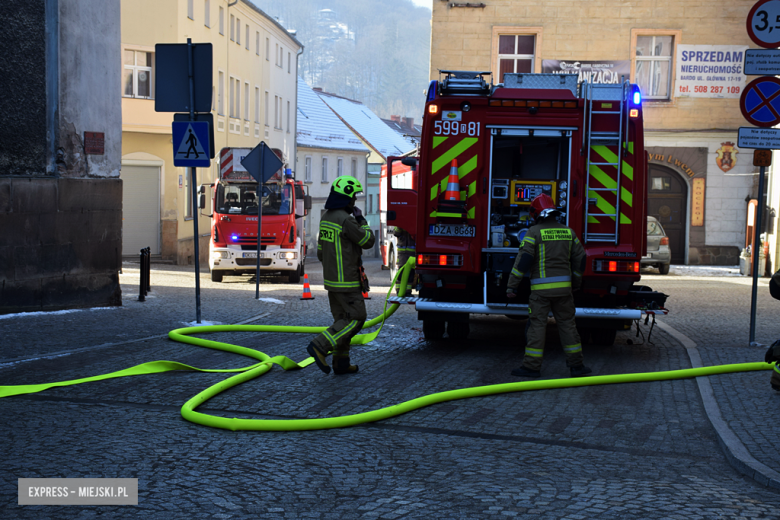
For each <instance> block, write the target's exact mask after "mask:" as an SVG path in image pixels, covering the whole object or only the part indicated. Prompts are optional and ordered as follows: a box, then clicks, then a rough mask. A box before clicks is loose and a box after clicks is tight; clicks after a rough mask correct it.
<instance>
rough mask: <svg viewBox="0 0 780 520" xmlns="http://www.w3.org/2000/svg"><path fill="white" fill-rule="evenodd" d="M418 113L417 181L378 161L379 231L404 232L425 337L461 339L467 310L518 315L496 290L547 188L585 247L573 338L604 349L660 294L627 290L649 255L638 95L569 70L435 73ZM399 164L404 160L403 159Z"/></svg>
mask: <svg viewBox="0 0 780 520" xmlns="http://www.w3.org/2000/svg"><path fill="white" fill-rule="evenodd" d="M442 74H443V75H444V76H445V77H444V78H443V79H441V78H440V80H439V81H432V82H431V85H430V87H429V90H428V98H427V102H426V105H425V114H424V119H423V132H422V141H421V145H420V154H419V157H418V158H417V162H416V165H414V169H415V173H416V175H415V177H416V184H415V185H414V186H412V187H410V188H407V187H405V186H404V183H401V182H396V181H395V177H396V176H395V174H394V172H393V169H394V168H396V167H397V166H396V165H397V164H398V160H397V158H388V162H387V164H388V170H389V171H388V173H387V178H388V179H389V182H388V190H387V217H386V220H387V225H388V226H398V227H401V228H403V229H406V230H407V231H409V232H410V233H412V234H413V235H414V236H415V240H416V254H417V273H418V274H419V275H420V276H421V281H422V290H421V293H420V298H418V299H416V300H415V302H414V303H415V305H416V308H417V311H418V317H419V319H420V320H422V321H423V332H424V334H425V337H426V338H427V339H439V338H441V337H442V335H443V334H444V332H445V327H446V330H447V333H448V334H449V336H451V337H453V336H457V337H465V336H466V335H467V334H468V332H469V325H468V315H470V314H504V315H507V316H527V314H528V305H527V302H528V296H529V294H530V282H529V279H528V278H527V276H528V275H526V279H525V280H524V281H523V282H522V284H521V286H520V292H519V294H518V298H517V299H515V300H513V301H512V302H510V301H509V300H508V299H507V298H506V284H507V281H508V278H509V273H510V271H511V269H512V266H513V263H514V260H515V258H516V256H517V254H518V248H519V245H520V243H521V242H522V240H523V238H524V236H525V234H526V232H527V230H528V228H529V227H530V226H531V225H533V222H532V221H531V219H530V218H529V214H528V210H529V207H530V203H531V201H532V200H533V199H534V198H535V197H536V196H537V195H539V194H541V193H547V194H548V195H550V196H551V197H552V198H553V200H554V201H555V203H556V205H557V207H558V208H559V209H560V211H561V213H562V216H561V220H562V222H563V223H565V224H566V225H568V226H569V227H571V228H572V229H573V230H574V232H575V233H576V234H577V236H578V237H579V238H580V240H581V242H582V243H583V245H584V247H585V250H586V253H587V265H586V270H585V273H584V275H583V284H582V290H580V291H577V292H576V293H575V301H576V303H577V307H578V308H577V322H578V327H579V328H580V330H581V332H582V335H583V336H586V337H584V338H583V341H588V339H591V340H592V341H593V342H598V343H603V344H611V343H612V342H613V341H614V339H615V333H616V331H617V330H621V329H624V328H629V327H630V326H631V323H632V320H636V319H639V318H640V317H641V314H642V312H643V311H646V310H647V309H660V308H662V307H663V303H664V301H665V298H666V296H665V295H663V294H660V293H656V292H653V291H651V290H650V289H649V288H647V287H642V286H640V285H638V282H639V280H640V274H639V269H640V260H641V258H642V255H643V254H644V252H645V249H646V227H647V223H646V221H647V217H646V213H647V201H646V199H647V193H646V191H647V159H646V155H645V151H644V135H643V127H642V104H641V94H640V92H639V89H638V87H637V86H636V85H632V84H630V83H628V82H624V83H622V84H617V85H595V84H587V83H585V84H582V85H578V84H577V76H576V75H565V74H561V75H558V74H505V76H504V78H505V79H504V83H503V84H498V85H493V84H492V81H491V82H488V81H486V77H487V76H489V75H490V73H489V72H463V71H442ZM404 163H407V164H408V163H409V160H408V159H407V160H404Z"/></svg>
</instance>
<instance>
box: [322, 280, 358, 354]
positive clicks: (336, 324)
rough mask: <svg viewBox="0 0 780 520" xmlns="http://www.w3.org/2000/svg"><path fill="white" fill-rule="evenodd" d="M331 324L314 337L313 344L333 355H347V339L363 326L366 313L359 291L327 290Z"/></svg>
mask: <svg viewBox="0 0 780 520" xmlns="http://www.w3.org/2000/svg"><path fill="white" fill-rule="evenodd" d="M328 301H329V302H330V312H331V314H332V315H333V325H331V326H330V327H328V329H327V330H326V331H325V332H323V333H322V334H320V335H319V336H317V337H316V338H314V344H315V345H317V347H318V348H319V349H320V350H321V351H323V352H332V353H333V357H334V358H336V357H349V341H350V340H351V339H352V338H353V337H354V336H355V335H356V334H357V333H358V332H360V329H362V328H363V324H364V323H365V322H366V318H367V317H368V315H367V314H366V302H365V301H364V300H363V295H362V294H361V293H360V292H333V291H328Z"/></svg>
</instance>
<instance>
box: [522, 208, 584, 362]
mask: <svg viewBox="0 0 780 520" xmlns="http://www.w3.org/2000/svg"><path fill="white" fill-rule="evenodd" d="M558 214H559V211H558V210H557V209H556V208H555V203H554V202H553V200H552V198H551V197H550V196H549V195H547V194H545V193H543V194H541V195H539V196H538V197H536V198H535V199H534V200H533V202H531V208H530V211H529V216H530V217H531V218H532V219H533V220H534V221H535V222H536V223H535V225H533V226H531V228H530V229H529V230H528V233H527V234H526V235H525V238H524V239H523V242H522V243H521V244H520V250H519V252H518V254H517V258H516V259H515V264H514V266H513V268H512V272H511V274H510V276H509V282H508V283H507V298H515V297H516V296H517V292H516V291H517V287H518V286H519V285H520V282H521V281H522V279H523V276H524V275H525V273H527V272H530V273H531V295H530V296H529V297H528V326H527V328H526V338H527V343H526V347H525V358H524V359H523V365H522V366H521V367H520V368H516V369H514V370H512V375H514V376H520V377H539V376H540V375H541V369H542V355H543V353H544V340H545V333H546V331H547V316H548V315H549V313H550V311H552V313H553V316H554V317H555V321H556V323H557V324H558V334H559V335H560V337H561V342H562V343H563V351H564V352H565V353H566V365H567V366H568V367H569V370H570V372H571V375H572V377H578V376H584V375H588V374H590V373H591V372H592V371H591V369H590V368H588V367H586V366H585V365H584V364H583V357H582V344H581V342H580V336H579V334H578V333H577V327H576V325H575V323H574V313H575V311H576V309H575V306H574V296H573V295H572V290H573V289H574V290H576V289H578V288H579V286H580V284H581V282H582V271H583V270H584V268H585V249H584V248H583V247H582V244H580V241H579V240H578V239H577V236H576V235H575V234H574V231H572V230H571V229H570V228H568V227H566V226H565V225H563V224H560V223H559V222H558V221H557V220H556V216H557V215H558Z"/></svg>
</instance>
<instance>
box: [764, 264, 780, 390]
mask: <svg viewBox="0 0 780 520" xmlns="http://www.w3.org/2000/svg"><path fill="white" fill-rule="evenodd" d="M769 293H770V294H771V295H772V297H773V298H774V299H776V300H780V271H777V272H776V273H775V274H774V276H772V279H771V280H770V281H769ZM764 361H766V362H767V363H774V364H775V366H774V369H773V370H772V378H771V379H770V381H769V383H770V384H771V385H772V388H774V389H775V390H777V391H778V392H780V366H778V363H780V339H779V340H777V341H775V342H774V343H772V346H771V347H769V350H767V351H766V356H765V357H764Z"/></svg>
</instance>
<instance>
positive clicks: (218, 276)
mask: <svg viewBox="0 0 780 520" xmlns="http://www.w3.org/2000/svg"><path fill="white" fill-rule="evenodd" d="M222 276H223V273H222V271H214V270H213V269H212V271H211V281H212V282H221V281H222Z"/></svg>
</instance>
